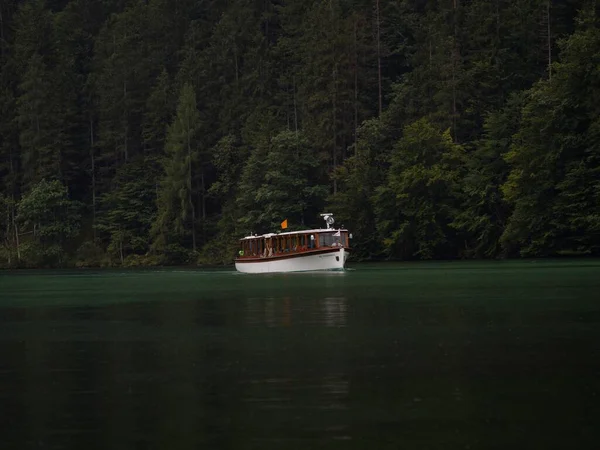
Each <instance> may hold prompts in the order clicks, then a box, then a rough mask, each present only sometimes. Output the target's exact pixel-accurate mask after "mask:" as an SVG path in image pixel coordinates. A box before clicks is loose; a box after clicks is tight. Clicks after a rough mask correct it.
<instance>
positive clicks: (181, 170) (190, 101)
mask: <svg viewBox="0 0 600 450" xmlns="http://www.w3.org/2000/svg"><path fill="white" fill-rule="evenodd" d="M199 127H200V115H199V113H198V109H197V107H196V93H195V92H194V88H193V87H192V86H191V85H190V84H186V85H184V86H183V88H182V90H181V94H180V96H179V104H178V106H177V116H176V117H175V120H174V122H173V123H172V124H171V125H170V127H169V131H168V134H167V141H166V146H165V153H166V156H165V159H164V173H165V176H164V178H163V180H162V182H161V185H160V192H159V197H158V215H157V219H156V221H155V222H154V224H153V235H154V245H155V248H157V249H163V250H164V249H165V248H166V247H167V246H168V245H169V244H170V243H171V242H175V243H177V244H182V243H185V239H184V238H185V237H187V236H190V237H191V244H192V250H193V251H194V252H195V251H196V250H197V242H196V238H197V236H196V227H197V223H196V221H197V207H196V202H195V200H194V197H195V190H194V187H195V186H194V183H193V180H194V177H195V168H196V167H197V165H198V162H199V161H198V153H199V148H198V129H199Z"/></svg>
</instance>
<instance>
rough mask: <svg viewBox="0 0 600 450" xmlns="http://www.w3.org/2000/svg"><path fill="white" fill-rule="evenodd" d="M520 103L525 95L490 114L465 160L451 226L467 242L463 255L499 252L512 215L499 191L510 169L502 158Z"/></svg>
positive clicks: (472, 255) (506, 148)
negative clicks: (480, 135)
mask: <svg viewBox="0 0 600 450" xmlns="http://www.w3.org/2000/svg"><path fill="white" fill-rule="evenodd" d="M523 102H524V96H523V95H522V94H515V95H514V96H512V97H511V98H510V99H509V101H508V102H507V105H506V106H505V107H504V108H503V109H502V110H500V111H496V112H494V113H491V114H490V115H489V116H488V117H487V118H486V120H485V123H484V136H483V137H482V139H480V140H479V141H476V142H474V143H473V144H472V145H473V147H474V148H473V149H472V150H471V152H469V154H468V156H467V157H466V158H465V170H466V174H465V177H464V179H463V180H462V182H461V191H462V193H461V197H462V208H460V209H459V210H458V211H457V215H456V217H455V219H454V222H453V223H452V227H454V228H456V229H457V230H459V231H462V232H463V233H464V235H465V237H466V239H467V247H466V248H465V249H464V256H468V257H495V256H497V255H499V254H500V252H501V249H500V236H501V235H502V233H503V231H504V228H505V226H506V221H507V220H508V217H509V215H510V212H511V210H510V206H509V204H507V202H506V199H505V198H504V196H503V195H502V190H501V187H502V185H503V184H504V183H505V182H506V179H507V177H508V172H509V170H510V166H509V165H508V163H507V162H506V160H505V156H506V155H507V154H508V152H509V151H510V146H511V143H512V137H513V135H514V134H515V133H516V132H517V131H518V129H519V124H520V117H521V108H522V106H523Z"/></svg>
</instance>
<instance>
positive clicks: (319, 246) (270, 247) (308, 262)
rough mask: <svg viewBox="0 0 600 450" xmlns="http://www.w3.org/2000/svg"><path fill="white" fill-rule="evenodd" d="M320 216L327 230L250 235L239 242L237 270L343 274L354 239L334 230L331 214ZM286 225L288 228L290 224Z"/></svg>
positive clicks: (339, 229)
mask: <svg viewBox="0 0 600 450" xmlns="http://www.w3.org/2000/svg"><path fill="white" fill-rule="evenodd" d="M321 216H322V217H323V218H324V219H325V223H326V224H327V228H319V229H312V230H303V231H290V232H283V233H268V234H263V235H251V236H246V237H244V238H242V239H240V251H239V256H238V257H237V258H236V259H235V268H236V270H238V271H239V272H244V273H273V272H304V271H314V270H343V269H344V265H345V264H346V260H347V259H348V253H349V250H350V247H349V245H348V239H349V238H351V237H352V235H349V234H348V230H346V229H342V228H338V229H336V228H333V227H332V225H333V224H334V219H333V215H332V214H328V213H327V214H321ZM283 223H285V224H286V226H287V221H284V222H283ZM282 225H283V224H282Z"/></svg>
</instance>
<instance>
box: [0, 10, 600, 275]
mask: <svg viewBox="0 0 600 450" xmlns="http://www.w3.org/2000/svg"><path fill="white" fill-rule="evenodd" d="M599 6H600V5H597V2H596V1H586V0H561V1H559V0H437V1H436V0H218V1H217V0H45V1H44V0H1V1H0V266H4V267H48V266H73V265H76V266H110V265H126V266H127V265H128V266H133V265H149V264H190V263H191V264H196V263H200V264H202V263H229V262H231V261H232V259H233V256H234V255H235V248H236V246H237V239H238V238H239V237H241V236H243V235H245V234H247V233H250V232H256V233H261V232H268V231H276V230H277V229H278V228H279V223H280V222H281V221H282V220H283V219H286V218H287V219H288V222H289V224H290V228H291V229H299V228H302V227H310V226H315V225H320V224H321V223H320V222H321V219H320V217H319V216H318V213H320V212H323V211H324V210H325V209H326V210H328V211H330V212H333V213H334V214H335V215H336V219H337V223H338V224H340V223H341V224H343V225H344V226H345V227H346V228H348V229H350V230H351V231H352V232H353V235H354V239H353V241H352V243H351V244H352V247H354V249H355V252H354V255H355V256H356V257H359V258H365V259H367V258H395V259H431V258H498V257H527V256H536V257H539V256H551V255H558V254H598V253H600V115H599V113H600V28H599V24H600V21H599V19H598V12H599V11H600V9H598V8H599Z"/></svg>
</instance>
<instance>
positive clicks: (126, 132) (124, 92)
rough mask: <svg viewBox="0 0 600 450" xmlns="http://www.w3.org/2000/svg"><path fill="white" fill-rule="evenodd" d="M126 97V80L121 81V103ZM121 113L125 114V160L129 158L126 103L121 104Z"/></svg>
mask: <svg viewBox="0 0 600 450" xmlns="http://www.w3.org/2000/svg"><path fill="white" fill-rule="evenodd" d="M126 99H127V81H125V82H124V83H123V100H124V101H123V103H125V100H126ZM123 114H125V116H124V119H125V135H124V136H123V146H124V147H123V151H124V155H125V161H127V160H128V159H129V151H128V149H127V135H128V134H129V123H128V120H127V110H126V105H125V104H124V105H123Z"/></svg>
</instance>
